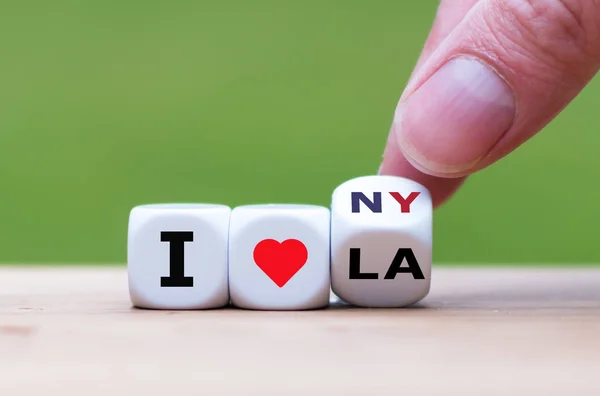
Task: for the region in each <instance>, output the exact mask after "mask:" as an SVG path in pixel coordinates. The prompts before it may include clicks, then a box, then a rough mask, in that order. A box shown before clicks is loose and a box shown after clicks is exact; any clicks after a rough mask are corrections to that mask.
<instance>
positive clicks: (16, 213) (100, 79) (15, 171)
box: [0, 0, 600, 264]
mask: <svg viewBox="0 0 600 396" xmlns="http://www.w3.org/2000/svg"><path fill="white" fill-rule="evenodd" d="M436 6H437V2H436V1H433V0H424V1H410V2H409V1H389V0H378V1H369V2H366V1H356V0H352V1H348V0H345V1H302V2H298V1H296V2H290V1H262V0H261V1H259V0H253V1H243V0H236V1H231V0H230V1H227V0H220V1H198V0H196V1H191V0H190V1H170V2H167V1H156V0H145V1H141V0H136V1H133V0H119V1H116V0H104V1H76V0H72V1H65V0H54V1H52V2H49V1H41V0H30V1H8V0H6V1H3V2H2V7H1V8H2V9H1V11H0V165H1V166H0V176H1V190H0V192H1V195H0V196H1V201H0V202H1V205H0V221H1V226H0V262H2V263H24V264H25V263H48V264H56V263H66V264H71V263H73V264H76V263H121V264H122V263H124V262H125V258H126V232H127V217H128V214H129V210H130V209H131V208H132V207H133V206H135V205H138V204H144V203H156V202H174V201H175V202H177V201H193V202H217V203H225V204H228V205H232V206H235V205H242V204H249V203H259V202H302V203H312V204H322V205H328V204H329V200H330V195H331V192H332V190H333V189H334V187H335V186H336V185H338V184H339V183H341V182H343V181H345V180H347V179H349V178H353V177H356V176H361V175H365V174H374V173H375V172H376V171H377V168H378V167H379V163H380V159H381V154H382V150H383V147H384V143H385V138H386V136H387V133H388V128H389V126H390V123H391V119H392V115H393V111H394V107H395V105H396V102H397V100H398V97H399V95H400V93H401V92H402V89H403V87H404V85H405V83H406V81H407V79H408V77H409V75H410V72H411V70H412V67H413V66H414V64H415V62H416V60H417V57H418V55H419V52H420V50H421V48H422V45H423V43H424V41H425V38H426V35H427V33H428V31H429V28H430V26H431V23H432V21H433V17H434V15H435V10H436ZM599 93H600V86H599V85H598V82H597V80H594V81H593V82H592V83H591V84H590V86H588V88H586V89H585V90H584V92H583V93H582V94H581V96H580V97H579V98H577V100H575V102H574V103H573V104H572V105H571V106H570V107H568V108H567V109H566V110H565V111H564V112H563V113H562V114H561V115H560V116H559V117H558V118H557V119H556V120H555V121H554V122H552V124H551V125H549V126H548V127H547V128H546V129H545V130H544V131H543V132H542V133H541V134H540V135H538V137H536V138H535V139H533V140H532V141H530V142H529V143H527V144H526V145H525V146H523V147H522V148H521V149H520V150H517V152H515V153H514V154H512V155H510V156H509V157H508V158H506V159H505V160H503V161H502V162H500V163H499V164H497V165H495V166H493V167H491V168H489V169H487V170H485V171H483V172H481V173H480V174H478V175H477V176H475V177H472V178H471V179H470V180H469V181H468V182H467V183H466V185H465V186H464V188H463V189H462V190H461V191H460V192H459V193H458V194H457V195H456V196H455V198H454V199H452V200H451V201H450V202H449V203H448V204H447V205H446V206H444V207H443V208H442V209H440V210H439V211H437V212H436V217H435V234H434V238H435V239H434V260H435V262H437V263H458V264H463V263H473V264H477V263H506V264H521V263H563V262H564V263H573V264H585V263H591V262H595V261H598V257H599V255H598V253H596V248H595V246H596V245H595V243H597V237H596V235H595V232H594V229H596V227H595V225H596V224H597V223H598V222H597V213H598V212H599V211H598V209H597V207H596V202H598V200H599V199H600V189H599V188H598V187H597V186H596V185H595V182H594V180H595V179H596V175H597V173H598V171H599V170H600V156H599V155H598V154H597V150H598V148H597V147H598V143H599V142H600V134H599V133H598V131H597V127H596V119H595V118H594V117H595V116H596V115H597V113H596V112H597V109H598V106H599V104H600V96H599V95H598V94H599Z"/></svg>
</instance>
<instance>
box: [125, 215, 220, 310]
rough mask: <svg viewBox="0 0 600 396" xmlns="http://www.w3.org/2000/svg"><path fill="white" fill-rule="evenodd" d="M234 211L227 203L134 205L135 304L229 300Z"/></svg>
mask: <svg viewBox="0 0 600 396" xmlns="http://www.w3.org/2000/svg"><path fill="white" fill-rule="evenodd" d="M230 214H231V209H230V208H229V207H227V206H224V205H201V204H157V205H142V206H137V207H135V208H133V210H132V211H131V213H130V216H129V232H128V243H127V267H128V278H129V294H130V298H131V302H132V303H133V305H134V306H136V307H139V308H154V309H173V310H175V309H207V308H219V307H223V306H225V305H227V304H228V303H229V290H228V289H229V286H228V284H229V283H228V279H227V276H228V275H227V249H228V235H229V218H230Z"/></svg>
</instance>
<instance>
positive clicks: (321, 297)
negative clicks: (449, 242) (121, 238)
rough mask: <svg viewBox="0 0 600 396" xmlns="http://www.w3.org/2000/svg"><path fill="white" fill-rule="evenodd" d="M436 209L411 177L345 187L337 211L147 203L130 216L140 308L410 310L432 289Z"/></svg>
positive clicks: (132, 287)
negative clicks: (335, 303) (340, 304)
mask: <svg viewBox="0 0 600 396" xmlns="http://www.w3.org/2000/svg"><path fill="white" fill-rule="evenodd" d="M432 217H433V207H432V201H431V196H430V194H429V191H428V190H427V189H426V188H425V187H424V186H422V185H420V184H419V183H416V182H414V181H412V180H409V179H405V178H401V177H394V176H365V177H358V178H355V179H352V180H349V181H347V182H345V183H343V184H341V185H340V186H338V187H337V188H336V189H335V190H334V192H333V195H332V198H331V207H330V208H327V207H323V206H315V205H294V204H265V205H246V206H239V207H236V208H233V210H232V208H230V207H228V206H225V205H218V204H192V203H189V204H154V205H152V204H151V205H140V206H136V207H135V208H133V209H132V211H131V213H130V216H129V230H128V243H127V267H128V280H129V295H130V299H131V302H132V304H133V306H135V307H138V308H147V309H163V310H203V309H214V308H223V307H226V306H232V307H235V308H241V309H252V310H271V311H290V310H307V309H319V308H326V307H328V306H329V301H330V295H331V292H332V291H333V293H335V294H336V295H337V296H338V297H339V298H340V299H341V300H342V301H344V302H346V303H348V304H352V305H354V306H357V307H369V308H401V307H406V306H409V305H412V304H414V303H416V302H418V301H420V300H422V299H423V298H425V297H426V296H427V294H428V293H429V289H430V285H431V261H432V225H433V222H432Z"/></svg>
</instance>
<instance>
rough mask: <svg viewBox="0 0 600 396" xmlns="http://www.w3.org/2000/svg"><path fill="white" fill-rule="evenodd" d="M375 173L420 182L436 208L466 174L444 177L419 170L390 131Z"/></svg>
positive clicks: (462, 181)
mask: <svg viewBox="0 0 600 396" xmlns="http://www.w3.org/2000/svg"><path fill="white" fill-rule="evenodd" d="M377 174H379V175H388V176H400V177H406V178H407V179H411V180H414V181H416V182H417V183H420V184H422V185H423V186H425V187H426V188H427V189H428V190H429V192H430V193H431V198H432V200H433V206H434V208H438V207H440V206H441V205H443V204H444V203H446V202H447V201H448V200H449V199H450V198H451V197H452V196H453V195H454V194H455V193H456V191H457V190H458V189H459V188H460V187H461V186H462V184H463V183H464V182H465V180H466V176H463V177H458V178H444V177H437V176H432V175H429V174H426V173H423V172H421V171H420V170H418V169H417V168H416V167H414V166H413V165H412V164H411V163H410V161H409V160H407V159H406V157H405V156H404V154H402V152H401V151H400V149H399V148H398V145H397V143H396V139H395V137H394V136H393V133H390V136H388V141H387V144H386V147H385V150H384V154H383V161H382V162H381V165H380V166H379V169H378V172H377Z"/></svg>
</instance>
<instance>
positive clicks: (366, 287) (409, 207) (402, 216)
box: [331, 176, 433, 308]
mask: <svg viewBox="0 0 600 396" xmlns="http://www.w3.org/2000/svg"><path fill="white" fill-rule="evenodd" d="M432 213H433V207H432V201H431V196H430V194H429V191H428V190H427V189H426V188H425V187H423V186H422V185H420V184H418V183H416V182H414V181H411V180H408V179H404V178H401V177H394V176H366V177H359V178H356V179H352V180H349V181H347V182H345V183H343V184H342V185H340V186H339V187H338V188H336V189H335V191H334V193H333V196H332V202H331V287H332V290H333V292H334V293H335V294H336V295H337V296H339V297H340V298H341V299H342V300H344V301H346V302H348V303H350V304H353V305H356V306H360V307H380V308H384V307H387V308H392V307H404V306H407V305H410V304H413V303H415V302H417V301H419V300H421V299H423V298H424V297H425V296H426V295H427V294H428V293H429V288H430V284H431V279H430V276H431V258H432Z"/></svg>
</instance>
